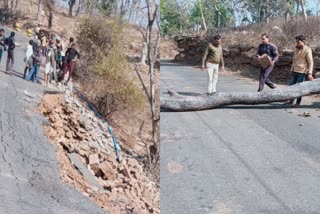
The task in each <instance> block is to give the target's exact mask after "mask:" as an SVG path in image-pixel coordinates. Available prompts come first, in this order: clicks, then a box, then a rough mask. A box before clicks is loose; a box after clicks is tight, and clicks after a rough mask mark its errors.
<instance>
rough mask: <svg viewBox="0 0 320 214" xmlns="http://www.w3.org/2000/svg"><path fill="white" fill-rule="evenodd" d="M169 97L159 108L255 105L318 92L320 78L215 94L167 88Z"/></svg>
mask: <svg viewBox="0 0 320 214" xmlns="http://www.w3.org/2000/svg"><path fill="white" fill-rule="evenodd" d="M169 93H170V94H171V96H170V97H161V99H160V109H161V110H167V111H199V110H207V109H214V108H217V107H220V106H225V105H236V104H243V105H257V104H266V103H272V102H283V101H287V100H290V99H294V98H297V97H302V96H306V95H312V94H319V93H320V79H316V80H314V81H308V82H303V83H300V84H296V85H293V86H290V87H286V88H283V89H280V88H277V89H273V90H269V91H263V92H255V93H251V92H218V93H216V94H215V95H211V96H208V95H198V96H185V95H180V94H178V93H177V92H175V91H172V90H169Z"/></svg>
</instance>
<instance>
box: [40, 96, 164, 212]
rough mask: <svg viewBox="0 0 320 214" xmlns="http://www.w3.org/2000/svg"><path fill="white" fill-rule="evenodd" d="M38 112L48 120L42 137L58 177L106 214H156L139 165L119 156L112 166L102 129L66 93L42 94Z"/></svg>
mask: <svg viewBox="0 0 320 214" xmlns="http://www.w3.org/2000/svg"><path fill="white" fill-rule="evenodd" d="M38 111H40V112H41V113H42V114H43V115H45V116H46V117H47V118H48V121H49V124H50V125H49V126H46V127H45V132H46V134H47V136H48V138H49V140H50V141H51V142H52V143H53V144H54V145H55V146H56V148H57V156H58V159H59V165H60V169H61V170H60V171H61V177H62V178H63V180H64V181H65V182H67V183H70V184H71V185H73V186H74V187H75V188H77V189H78V190H79V191H81V192H83V194H84V195H86V196H88V197H89V198H91V199H92V200H93V201H94V202H95V203H97V204H98V205H99V206H101V207H103V208H104V209H105V210H106V211H107V212H108V213H112V214H116V213H139V214H143V213H160V203H159V200H160V198H159V197H160V196H159V187H158V186H157V185H156V183H154V182H153V181H152V180H151V179H150V178H148V177H147V176H146V175H145V173H144V171H143V165H142V163H140V162H138V161H137V160H136V159H134V158H133V157H132V156H130V155H128V154H125V153H124V152H121V159H122V161H121V163H119V162H118V161H117V160H116V155H115V151H114V147H113V141H112V137H111V135H110V134H109V132H108V130H107V124H106V123H103V122H102V121H100V120H99V119H98V118H96V117H95V115H94V113H93V112H92V111H91V110H88V109H87V108H85V107H84V105H83V104H82V103H81V102H80V101H79V100H78V98H77V97H76V95H73V94H72V93H71V91H70V90H67V91H66V93H65V94H64V95H57V94H46V95H44V98H43V102H42V103H41V104H40V105H39V107H38Z"/></svg>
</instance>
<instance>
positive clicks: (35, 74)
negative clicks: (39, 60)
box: [26, 65, 40, 82]
mask: <svg viewBox="0 0 320 214" xmlns="http://www.w3.org/2000/svg"><path fill="white" fill-rule="evenodd" d="M39 71H40V65H33V66H32V68H31V70H30V72H29V74H28V75H27V77H26V80H31V79H32V80H33V82H37V81H38V76H39Z"/></svg>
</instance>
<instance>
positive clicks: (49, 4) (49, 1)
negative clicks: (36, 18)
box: [44, 0, 54, 29]
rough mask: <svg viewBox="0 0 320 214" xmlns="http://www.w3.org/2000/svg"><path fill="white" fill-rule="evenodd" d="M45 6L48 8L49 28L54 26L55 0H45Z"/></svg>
mask: <svg viewBox="0 0 320 214" xmlns="http://www.w3.org/2000/svg"><path fill="white" fill-rule="evenodd" d="M44 6H45V8H46V9H47V10H48V15H47V16H48V28H49V29H51V28H52V22H53V13H52V12H53V7H54V0H44Z"/></svg>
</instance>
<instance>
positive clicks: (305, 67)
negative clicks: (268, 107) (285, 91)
mask: <svg viewBox="0 0 320 214" xmlns="http://www.w3.org/2000/svg"><path fill="white" fill-rule="evenodd" d="M295 39H296V50H295V51H294V55H293V61H292V66H291V76H290V80H289V85H294V84H297V83H301V82H303V81H305V80H306V77H307V79H308V80H313V76H312V71H313V58H312V50H311V48H309V47H308V46H307V45H305V40H306V38H305V37H304V35H300V36H297V37H295ZM301 100H302V98H301V97H299V98H297V102H296V104H295V105H294V106H296V107H297V106H300V103H301ZM293 102H294V100H290V101H289V102H287V103H286V104H288V105H293Z"/></svg>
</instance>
